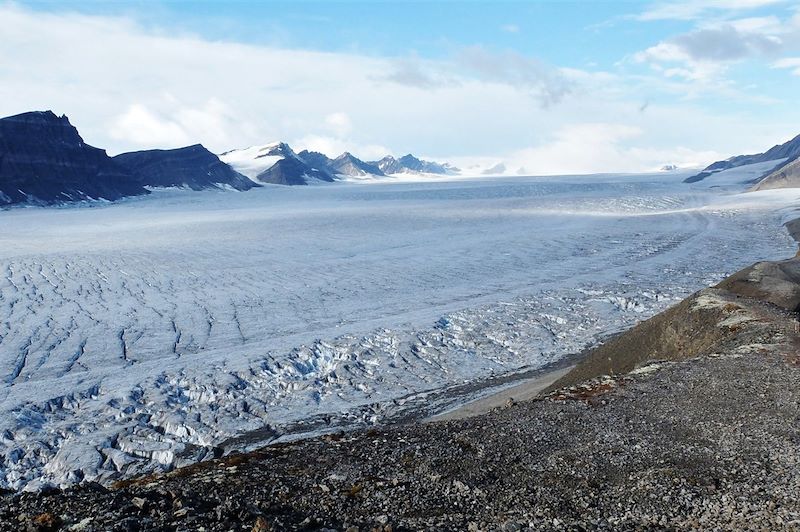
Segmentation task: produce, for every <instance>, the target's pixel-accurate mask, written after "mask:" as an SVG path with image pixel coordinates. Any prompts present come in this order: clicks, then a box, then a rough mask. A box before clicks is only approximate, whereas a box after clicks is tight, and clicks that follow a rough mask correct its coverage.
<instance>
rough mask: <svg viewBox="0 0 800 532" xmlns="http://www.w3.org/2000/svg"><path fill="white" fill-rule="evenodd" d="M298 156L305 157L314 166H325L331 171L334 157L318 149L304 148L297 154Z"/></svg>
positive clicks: (324, 167)
mask: <svg viewBox="0 0 800 532" xmlns="http://www.w3.org/2000/svg"><path fill="white" fill-rule="evenodd" d="M297 156H298V157H300V158H301V159H303V160H304V161H305V162H306V163H308V164H309V165H310V166H312V167H314V168H323V169H325V170H328V171H329V172H330V173H333V172H332V171H331V163H333V159H331V158H330V157H328V156H327V155H325V154H324V153H320V152H318V151H308V150H303V151H301V152H299V153H298V154H297Z"/></svg>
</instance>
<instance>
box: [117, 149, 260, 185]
mask: <svg viewBox="0 0 800 532" xmlns="http://www.w3.org/2000/svg"><path fill="white" fill-rule="evenodd" d="M114 160H115V161H116V162H118V163H119V164H120V165H121V166H122V167H124V168H126V169H127V170H128V171H129V172H130V173H131V174H132V175H133V176H134V177H135V178H136V179H137V181H138V182H139V183H141V184H142V185H144V186H151V187H189V188H191V189H192V190H203V189H206V188H220V187H230V188H234V189H236V190H249V189H251V188H253V187H257V186H258V185H257V184H256V183H254V182H253V181H251V180H250V179H248V178H247V177H245V176H243V175H242V174H240V173H238V172H236V171H235V170H233V169H232V168H231V167H230V166H228V165H227V164H225V163H223V162H222V161H220V160H219V158H218V157H217V156H216V155H214V154H213V153H211V152H210V151H208V150H207V149H205V148H204V147H203V146H202V145H200V144H195V145H194V146H187V147H185V148H178V149H174V150H146V151H135V152H129V153H123V154H120V155H117V156H116V157H114Z"/></svg>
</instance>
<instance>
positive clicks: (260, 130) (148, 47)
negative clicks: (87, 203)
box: [0, 0, 800, 174]
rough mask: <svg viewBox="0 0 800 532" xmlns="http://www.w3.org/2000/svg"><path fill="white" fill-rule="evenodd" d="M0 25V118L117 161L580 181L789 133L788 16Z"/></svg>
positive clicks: (335, 5)
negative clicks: (277, 145)
mask: <svg viewBox="0 0 800 532" xmlns="http://www.w3.org/2000/svg"><path fill="white" fill-rule="evenodd" d="M4 19H5V20H6V22H4V23H3V24H0V60H2V64H3V65H4V66H3V68H2V69H0V112H2V114H3V115H7V114H13V113H16V112H22V111H25V110H28V109H42V108H52V109H53V110H54V111H56V112H59V113H65V114H67V115H69V116H70V118H71V119H72V121H73V123H75V124H76V125H77V126H78V127H79V129H80V130H81V132H82V133H83V134H84V137H85V138H86V140H87V141H88V142H90V143H93V144H95V145H98V146H101V147H106V148H108V149H109V151H111V152H114V153H116V152H119V151H125V150H132V149H141V148H145V147H154V146H157V147H174V146H178V145H182V144H187V143H192V142H203V143H204V144H206V145H207V146H209V148H211V149H213V150H215V151H218V152H219V151H224V150H226V149H230V148H235V147H240V146H243V145H252V144H258V143H265V142H268V141H272V140H277V139H281V140H286V141H288V142H290V143H291V144H292V145H293V146H295V147H297V148H298V149H301V148H311V149H318V150H321V151H325V152H327V153H328V154H329V155H335V154H336V152H339V151H343V150H345V149H347V150H350V151H353V152H354V153H356V154H358V155H360V156H362V157H364V158H372V157H377V156H378V155H379V154H381V153H383V152H392V153H395V154H403V153H405V152H409V151H410V152H414V153H417V154H421V155H425V156H428V157H433V158H438V159H449V160H451V161H454V162H455V163H457V164H460V165H461V166H466V167H471V166H472V167H474V168H476V169H478V168H483V167H486V166H492V165H494V164H497V163H503V164H505V165H506V167H507V169H508V171H509V173H515V172H524V173H535V174H544V173H561V172H567V173H571V172H581V173H583V172H607V171H644V170H652V169H654V168H658V167H659V166H661V165H662V164H679V165H683V166H691V165H701V164H705V163H708V162H710V161H711V160H713V159H714V158H717V157H722V156H728V155H731V154H734V153H740V152H743V151H752V150H759V151H760V150H762V149H764V148H767V147H769V146H770V145H772V144H774V143H776V142H782V141H784V140H787V139H788V138H790V137H792V136H794V135H796V134H798V133H800V111H798V109H797V108H798V106H797V105H796V103H797V97H796V94H798V89H800V59H799V58H800V6H799V5H798V3H797V2H788V1H781V0H729V1H721V0H680V1H666V2H659V1H657V2H632V1H631V2H555V1H552V2H455V1H450V2H445V1H440V2H388V1H384V2H369V3H366V2H302V1H300V2H297V1H296V2H212V1H204V2H189V1H181V2H166V1H164V2H154V1H150V2H70V1H59V2H13V3H2V2H0V20H4ZM34 36H35V37H34Z"/></svg>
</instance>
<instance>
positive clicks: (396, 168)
mask: <svg viewBox="0 0 800 532" xmlns="http://www.w3.org/2000/svg"><path fill="white" fill-rule="evenodd" d="M370 164H372V165H374V166H377V167H378V168H380V169H381V171H382V172H384V173H386V174H399V173H403V172H412V173H420V174H442V175H447V174H457V173H458V172H460V170H459V169H458V168H455V167H453V166H450V165H449V164H446V163H445V164H440V163H434V162H431V161H423V160H421V159H417V158H416V157H414V156H413V155H411V154H410V153H409V154H408V155H404V156H402V157H400V158H399V159H395V158H394V157H392V156H391V155H387V156H386V157H384V158H383V159H381V160H380V161H375V162H373V163H370Z"/></svg>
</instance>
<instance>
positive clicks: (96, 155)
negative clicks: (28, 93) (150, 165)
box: [0, 111, 147, 205]
mask: <svg viewBox="0 0 800 532" xmlns="http://www.w3.org/2000/svg"><path fill="white" fill-rule="evenodd" d="M141 194H147V190H146V189H145V188H144V187H143V186H142V185H141V184H140V183H139V182H138V181H137V180H136V179H134V178H133V177H132V176H131V174H130V172H129V171H128V170H127V169H125V168H123V167H122V166H120V165H119V164H118V163H117V162H115V161H114V160H113V159H112V158H111V157H109V156H108V155H107V154H106V152H105V151H104V150H101V149H99V148H94V147H92V146H89V145H88V144H86V143H85V142H84V141H83V139H82V138H81V136H80V135H79V134H78V130H77V129H75V127H73V126H72V124H70V122H69V119H68V118H67V117H66V116H61V117H58V116H56V115H55V114H54V113H53V112H52V111H44V112H30V113H23V114H20V115H16V116H10V117H7V118H3V119H0V205H9V204H22V203H29V204H39V205H42V204H45V205H46V204H56V203H63V202H68V201H80V200H97V199H105V200H111V201H113V200H118V199H120V198H123V197H126V196H136V195H141Z"/></svg>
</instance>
